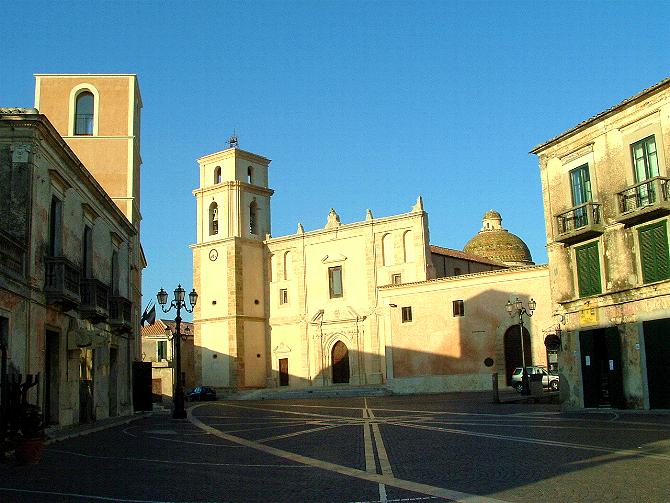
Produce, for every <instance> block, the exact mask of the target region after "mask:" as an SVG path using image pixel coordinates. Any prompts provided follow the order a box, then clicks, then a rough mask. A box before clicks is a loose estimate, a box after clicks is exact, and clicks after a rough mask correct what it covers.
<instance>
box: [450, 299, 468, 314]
mask: <svg viewBox="0 0 670 503" xmlns="http://www.w3.org/2000/svg"><path fill="white" fill-rule="evenodd" d="M451 309H452V311H453V314H454V316H465V303H464V302H463V301H462V300H454V301H453V302H452V303H451Z"/></svg>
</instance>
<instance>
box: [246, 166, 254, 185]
mask: <svg viewBox="0 0 670 503" xmlns="http://www.w3.org/2000/svg"><path fill="white" fill-rule="evenodd" d="M253 180H254V168H252V167H251V166H249V167H248V168H247V183H251V184H253V183H254V181H253Z"/></svg>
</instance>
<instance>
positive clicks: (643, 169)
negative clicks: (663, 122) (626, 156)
mask: <svg viewBox="0 0 670 503" xmlns="http://www.w3.org/2000/svg"><path fill="white" fill-rule="evenodd" d="M630 150H631V155H632V156H633V169H634V170H635V182H636V183H638V182H643V181H645V180H649V179H650V178H653V177H655V176H658V157H657V152H656V138H655V137H654V135H651V136H648V137H647V138H645V139H644V140H640V141H637V142H635V143H633V144H632V145H631V146H630Z"/></svg>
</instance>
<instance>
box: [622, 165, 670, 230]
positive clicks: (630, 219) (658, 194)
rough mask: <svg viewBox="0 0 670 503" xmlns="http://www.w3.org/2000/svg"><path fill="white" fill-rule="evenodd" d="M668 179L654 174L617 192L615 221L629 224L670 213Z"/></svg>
mask: <svg viewBox="0 0 670 503" xmlns="http://www.w3.org/2000/svg"><path fill="white" fill-rule="evenodd" d="M669 180H670V178H666V177H662V176H656V177H654V178H650V179H649V180H645V181H643V182H640V183H636V184H635V185H631V186H630V187H627V188H626V189H625V190H622V191H621V192H619V193H617V203H618V210H619V213H618V215H617V217H616V221H617V222H619V223H622V224H624V225H626V226H631V225H636V224H639V223H642V222H646V221H648V220H652V219H654V218H658V217H660V216H663V215H667V214H670V201H669V200H668V181H669Z"/></svg>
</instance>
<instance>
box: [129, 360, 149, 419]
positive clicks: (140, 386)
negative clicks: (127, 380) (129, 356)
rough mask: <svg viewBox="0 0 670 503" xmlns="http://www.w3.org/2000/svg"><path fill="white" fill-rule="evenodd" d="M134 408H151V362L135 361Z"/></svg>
mask: <svg viewBox="0 0 670 503" xmlns="http://www.w3.org/2000/svg"><path fill="white" fill-rule="evenodd" d="M133 409H134V410H135V411H138V410H151V362H133Z"/></svg>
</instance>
